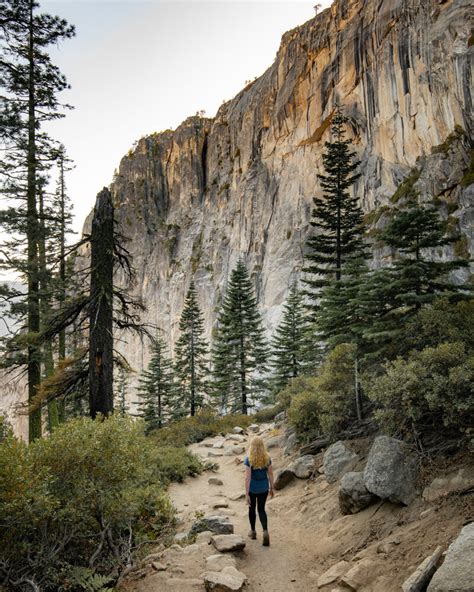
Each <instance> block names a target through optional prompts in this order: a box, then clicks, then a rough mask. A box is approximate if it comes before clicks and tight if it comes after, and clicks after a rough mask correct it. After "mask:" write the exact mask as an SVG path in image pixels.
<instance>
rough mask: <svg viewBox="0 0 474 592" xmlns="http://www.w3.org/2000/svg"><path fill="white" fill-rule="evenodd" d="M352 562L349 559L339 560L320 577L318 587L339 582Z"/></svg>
mask: <svg viewBox="0 0 474 592" xmlns="http://www.w3.org/2000/svg"><path fill="white" fill-rule="evenodd" d="M350 566H351V564H350V563H349V562H348V561H344V560H343V561H339V563H336V564H335V565H333V566H332V567H330V568H329V569H328V570H327V571H325V572H324V573H323V574H322V575H321V576H319V578H318V588H322V587H323V586H327V585H328V584H332V583H333V582H337V581H338V580H339V579H340V578H341V577H342V576H343V575H344V574H345V573H346V572H347V571H349V568H350Z"/></svg>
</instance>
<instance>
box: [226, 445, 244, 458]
mask: <svg viewBox="0 0 474 592" xmlns="http://www.w3.org/2000/svg"><path fill="white" fill-rule="evenodd" d="M244 452H245V448H244V447H243V446H226V447H225V448H224V456H233V455H234V454H243V453H244Z"/></svg>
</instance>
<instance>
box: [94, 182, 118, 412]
mask: <svg viewBox="0 0 474 592" xmlns="http://www.w3.org/2000/svg"><path fill="white" fill-rule="evenodd" d="M113 269H114V207H113V204H112V196H111V194H110V191H109V190H108V189H106V188H104V189H103V190H102V191H101V192H100V193H99V194H98V195H97V200H96V203H95V208H94V218H93V220H92V231H91V284H90V291H91V308H90V316H89V407H90V416H91V417H92V418H95V417H96V415H97V414H98V413H101V414H102V415H109V414H111V413H112V411H113V406H114V405H113V329H112V322H113Z"/></svg>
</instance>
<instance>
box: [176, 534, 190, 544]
mask: <svg viewBox="0 0 474 592" xmlns="http://www.w3.org/2000/svg"><path fill="white" fill-rule="evenodd" d="M187 538H188V533H187V532H178V533H177V534H175V535H174V537H173V541H174V542H175V543H184V541H186V540H187Z"/></svg>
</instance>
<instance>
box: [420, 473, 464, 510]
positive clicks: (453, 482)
mask: <svg viewBox="0 0 474 592" xmlns="http://www.w3.org/2000/svg"><path fill="white" fill-rule="evenodd" d="M470 490H473V491H474V466H472V467H463V468H461V469H458V470H457V471H453V472H451V473H448V474H447V475H446V476H444V477H437V478H436V479H434V480H433V481H432V482H431V484H430V485H429V486H428V487H426V488H425V489H424V490H423V499H424V500H425V501H427V502H434V501H435V500H437V499H439V498H441V497H447V496H448V495H451V494H453V493H465V492H467V491H470Z"/></svg>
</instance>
